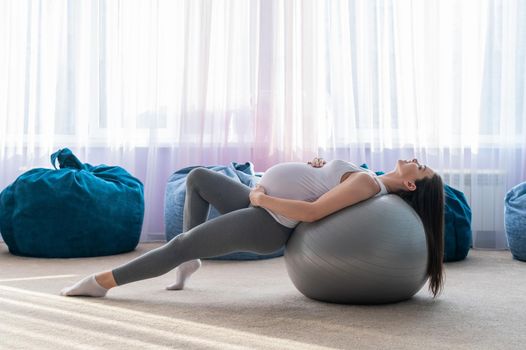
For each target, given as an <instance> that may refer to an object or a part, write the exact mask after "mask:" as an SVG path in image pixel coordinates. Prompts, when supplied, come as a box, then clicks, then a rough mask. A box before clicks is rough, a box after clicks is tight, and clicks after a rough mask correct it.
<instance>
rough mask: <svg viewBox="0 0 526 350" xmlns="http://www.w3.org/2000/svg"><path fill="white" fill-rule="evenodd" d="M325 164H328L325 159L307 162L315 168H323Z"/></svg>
mask: <svg viewBox="0 0 526 350" xmlns="http://www.w3.org/2000/svg"><path fill="white" fill-rule="evenodd" d="M325 163H327V162H326V161H325V160H324V159H323V158H318V157H316V158H314V159H313V160H312V161H310V162H307V164H310V165H312V166H313V167H314V168H321V167H322V166H324V165H325Z"/></svg>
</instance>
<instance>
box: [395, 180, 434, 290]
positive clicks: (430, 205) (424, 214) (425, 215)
mask: <svg viewBox="0 0 526 350" xmlns="http://www.w3.org/2000/svg"><path fill="white" fill-rule="evenodd" d="M415 185H416V189H415V190H414V191H401V192H398V193H396V194H397V195H399V196H400V197H401V198H402V199H403V200H404V201H406V203H408V204H409V205H410V206H411V207H413V209H414V210H415V211H416V212H417V214H418V216H420V219H421V220H422V222H423V224H424V230H425V232H426V238H427V252H428V264H427V274H428V276H429V279H430V281H429V290H430V291H431V293H433V297H436V296H437V295H438V294H439V293H440V292H441V291H442V288H443V279H444V276H443V265H442V261H443V260H444V185H443V183H442V178H441V177H440V176H439V175H438V174H435V175H433V177H431V178H428V177H426V178H424V179H422V180H417V181H415Z"/></svg>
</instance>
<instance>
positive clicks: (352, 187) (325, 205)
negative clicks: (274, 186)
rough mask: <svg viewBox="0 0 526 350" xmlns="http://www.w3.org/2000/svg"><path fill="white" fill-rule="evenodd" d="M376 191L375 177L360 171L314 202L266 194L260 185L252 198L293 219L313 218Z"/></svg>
mask: <svg viewBox="0 0 526 350" xmlns="http://www.w3.org/2000/svg"><path fill="white" fill-rule="evenodd" d="M376 193H378V184H377V183H376V181H374V179H373V178H372V177H371V176H370V175H368V174H366V173H361V174H356V176H353V177H351V178H349V179H348V180H345V181H343V182H342V183H341V184H339V185H338V186H336V187H334V188H332V189H331V190H330V191H328V192H326V193H324V194H323V195H322V196H320V197H319V198H318V199H317V200H316V201H314V202H307V201H300V200H293V199H283V198H278V197H272V196H269V195H266V194H265V193H264V189H263V188H262V187H261V186H259V185H257V186H256V188H255V189H253V190H252V191H251V193H250V202H251V203H252V205H254V206H260V207H263V208H267V209H269V210H271V211H272V212H274V213H277V214H280V215H283V216H286V217H288V218H291V219H293V220H298V221H306V222H312V221H316V220H319V219H321V218H324V217H325V216H327V215H330V214H332V213H334V212H336V211H338V210H340V209H343V208H345V207H348V206H350V205H353V204H356V203H358V202H361V201H363V200H366V199H368V198H371V197H372V196H374V195H375V194H376Z"/></svg>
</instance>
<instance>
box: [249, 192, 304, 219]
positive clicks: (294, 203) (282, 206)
mask: <svg viewBox="0 0 526 350" xmlns="http://www.w3.org/2000/svg"><path fill="white" fill-rule="evenodd" d="M251 203H252V205H255V206H259V207H263V208H267V209H269V210H271V211H272V212H274V213H277V214H280V215H283V216H286V217H288V218H290V219H292V220H298V221H308V220H309V219H310V217H311V212H312V203H311V202H307V201H299V200H294V199H284V198H278V197H272V196H269V195H267V194H265V193H263V192H254V194H253V195H251Z"/></svg>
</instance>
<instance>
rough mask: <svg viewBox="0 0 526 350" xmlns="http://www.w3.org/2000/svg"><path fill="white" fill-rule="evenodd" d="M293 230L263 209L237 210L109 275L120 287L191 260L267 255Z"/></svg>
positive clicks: (281, 244) (120, 267)
mask: <svg viewBox="0 0 526 350" xmlns="http://www.w3.org/2000/svg"><path fill="white" fill-rule="evenodd" d="M292 230H293V229H291V228H289V227H285V226H283V225H281V224H280V223H278V222H277V221H276V220H274V218H272V216H270V214H269V213H267V211H266V210H265V209H263V208H260V207H249V208H244V209H239V210H235V211H232V212H230V213H226V214H223V215H221V216H219V217H217V218H214V219H212V220H209V221H206V222H204V223H202V224H201V225H198V226H196V227H194V228H192V229H190V230H189V231H187V232H184V233H181V234H180V235H178V236H176V237H175V238H174V239H172V240H171V241H170V242H168V243H167V244H165V245H163V246H161V247H159V248H156V249H154V250H152V251H150V252H148V253H146V254H144V255H142V256H140V257H138V258H136V259H134V260H132V261H130V262H129V263H127V264H125V265H122V266H119V267H117V268H116V269H113V270H112V274H113V277H114V278H115V282H116V284H117V285H119V286H120V285H123V284H126V283H130V282H135V281H139V280H143V279H147V278H153V277H157V276H160V275H163V274H165V273H167V272H168V271H170V270H172V269H173V268H174V267H176V266H178V265H179V264H181V263H183V262H185V261H189V260H192V259H198V258H206V257H214V256H219V255H225V254H228V253H234V252H238V251H250V252H254V253H259V254H269V253H272V252H274V251H276V250H278V249H279V248H281V247H282V246H283V245H284V244H285V243H286V242H287V240H288V238H289V236H290V233H291V232H292Z"/></svg>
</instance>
